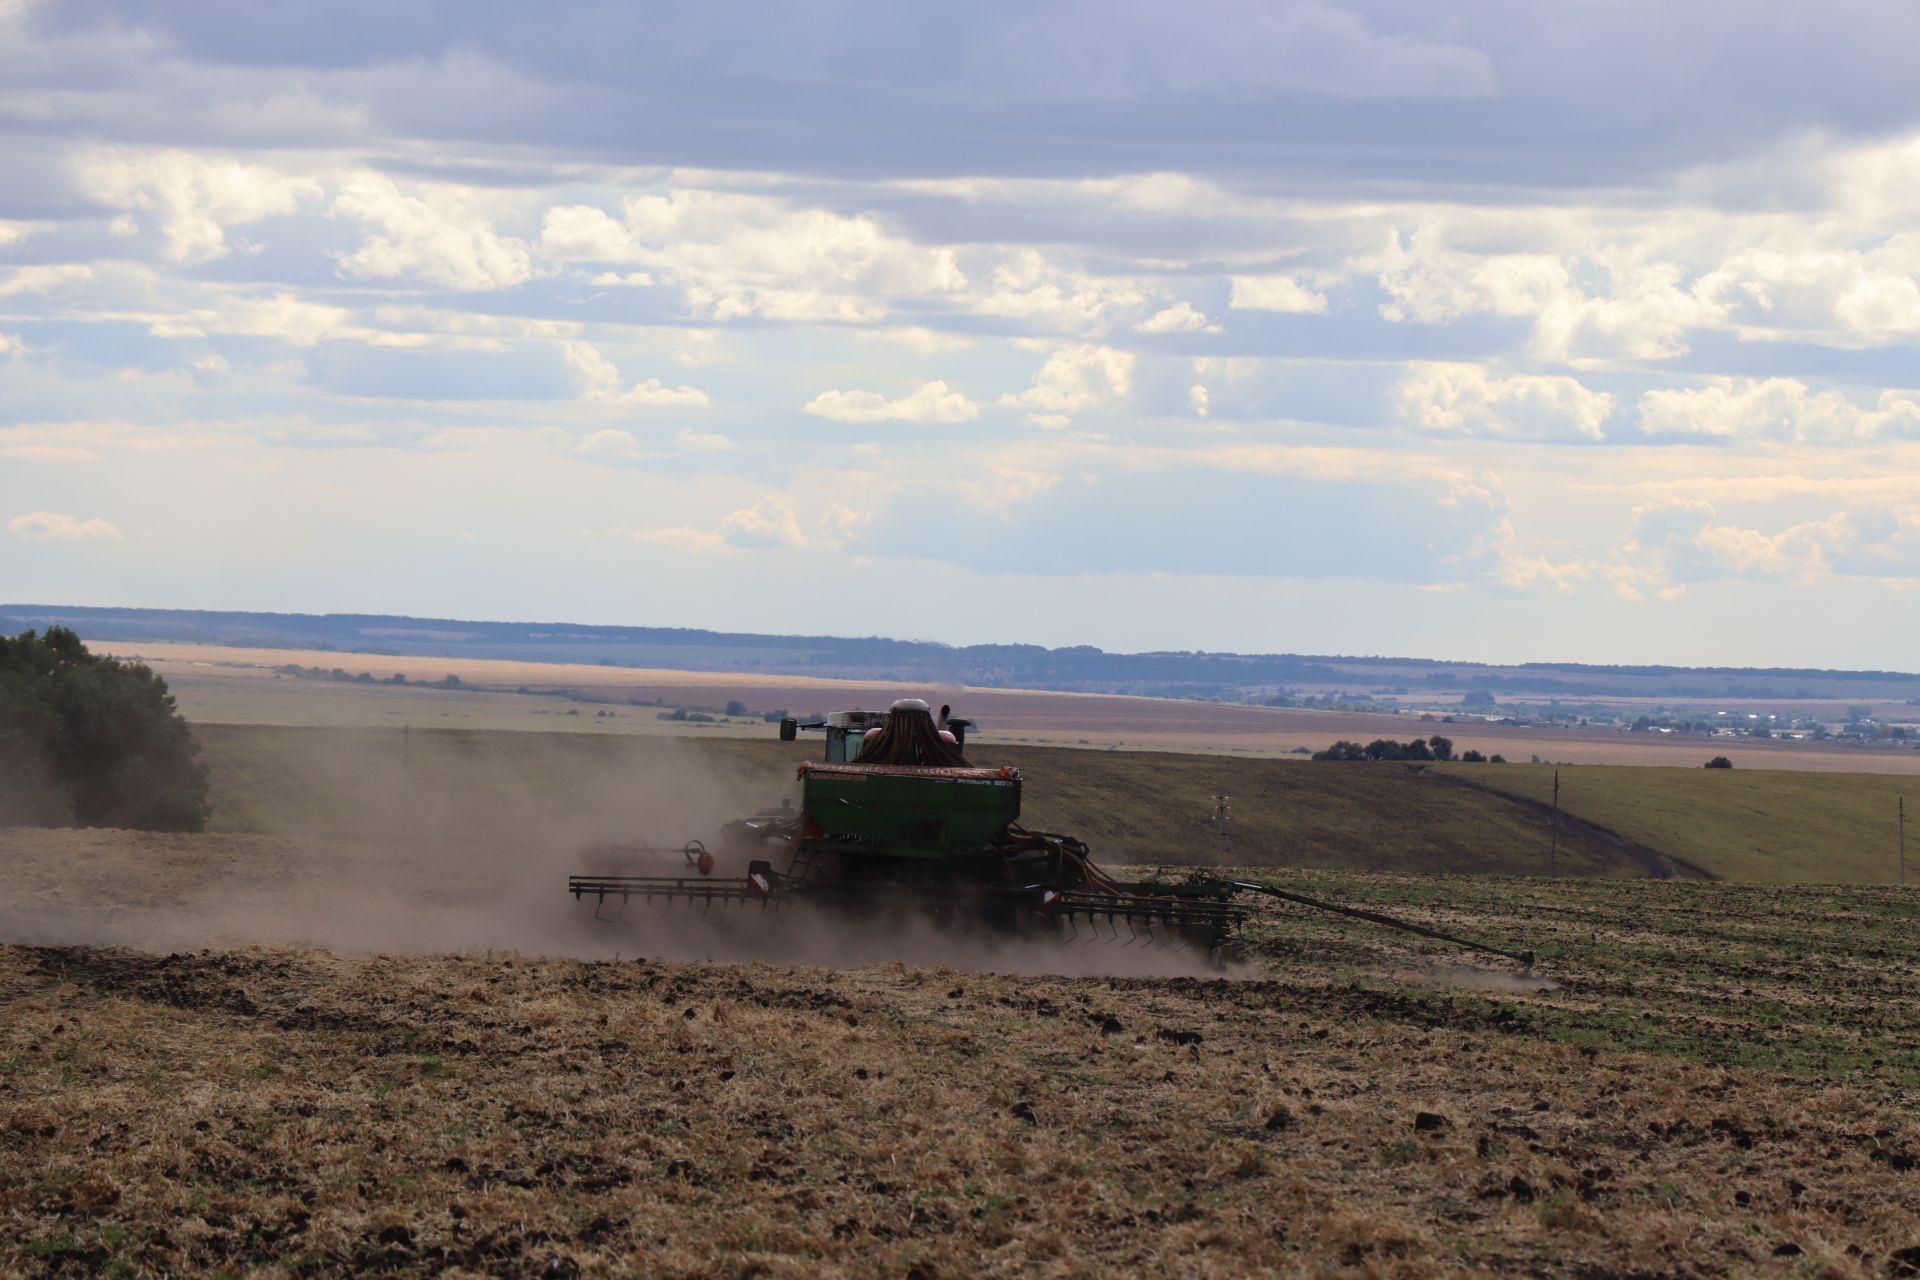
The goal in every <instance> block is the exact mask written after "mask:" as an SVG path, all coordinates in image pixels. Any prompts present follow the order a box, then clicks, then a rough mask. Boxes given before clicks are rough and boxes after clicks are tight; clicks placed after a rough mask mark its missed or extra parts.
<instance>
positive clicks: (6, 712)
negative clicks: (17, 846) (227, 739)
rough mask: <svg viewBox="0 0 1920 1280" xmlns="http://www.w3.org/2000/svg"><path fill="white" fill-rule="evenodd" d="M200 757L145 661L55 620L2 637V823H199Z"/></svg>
mask: <svg viewBox="0 0 1920 1280" xmlns="http://www.w3.org/2000/svg"><path fill="white" fill-rule="evenodd" d="M199 754H200V749H199V748H198V747H197V746H196V745H195V744H194V741H193V734H192V733H191V732H190V731H189V730H188V728H187V722H186V721H185V720H183V719H181V718H180V714H179V712H178V711H176V710H175V709H174V702H173V696H172V695H171V694H169V693H168V692H167V683H166V681H164V680H162V679H161V678H160V677H159V676H156V675H155V674H153V672H152V670H151V669H149V668H148V667H146V666H144V665H142V664H140V663H128V662H119V661H116V660H114V659H112V658H105V657H99V656H97V655H94V654H91V653H88V652H87V648H86V646H85V645H84V644H82V643H81V642H80V637H79V636H77V635H75V634H74V633H73V632H71V631H69V630H67V629H66V628H65V627H51V628H49V629H48V630H47V633H46V635H44V636H40V635H36V634H35V633H34V632H32V631H28V632H24V633H23V634H21V635H19V636H16V637H13V638H7V637H4V636H0V823H4V824H14V825H19V824H36V825H66V824H68V823H73V824H77V825H79V826H85V827H139V828H143V829H145V830H149V831H201V830H204V829H205V828H206V825H207V816H208V814H209V813H210V812H211V811H212V809H211V806H210V805H209V804H208V802H207V769H206V766H205V765H203V764H201V763H200V762H199V759H198V757H199Z"/></svg>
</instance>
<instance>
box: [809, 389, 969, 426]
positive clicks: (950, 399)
mask: <svg viewBox="0 0 1920 1280" xmlns="http://www.w3.org/2000/svg"><path fill="white" fill-rule="evenodd" d="M806 411H807V412H808V413H811V414H814V415H815V416H817V417H821V418H831V419H833V420H834V421H835V422H938V423H953V422H968V421H971V420H972V419H974V418H977V417H979V416H980V406H979V405H976V404H974V403H973V402H972V401H971V400H969V399H967V398H966V397H965V396H964V395H962V394H960V393H959V392H958V391H955V390H954V389H953V388H952V387H949V386H948V385H947V384H946V383H945V382H941V381H934V382H929V383H926V384H925V385H924V386H922V387H920V388H919V390H917V391H914V392H912V393H911V394H909V395H905V396H901V397H900V398H899V399H897V400H889V399H887V398H886V397H885V396H884V395H882V394H881V393H880V392H878V391H822V392H821V393H820V394H819V395H817V396H815V397H814V398H813V399H812V400H810V401H808V402H807V405H806Z"/></svg>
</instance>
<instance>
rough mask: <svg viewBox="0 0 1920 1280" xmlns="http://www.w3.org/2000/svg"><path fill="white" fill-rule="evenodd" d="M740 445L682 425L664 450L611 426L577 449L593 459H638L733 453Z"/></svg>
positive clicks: (598, 432) (586, 439) (591, 437)
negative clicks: (653, 448)
mask: <svg viewBox="0 0 1920 1280" xmlns="http://www.w3.org/2000/svg"><path fill="white" fill-rule="evenodd" d="M737 448H739V446H738V445H736V444H734V442H733V441H731V440H729V439H728V438H727V437H725V436H723V435H716V434H713V433H711V432H706V431H695V430H694V429H693V428H691V427H681V428H680V429H679V430H678V431H676V432H674V434H673V447H672V448H671V449H668V450H664V451H658V452H656V451H650V450H648V449H646V448H644V447H643V446H642V445H641V443H640V441H639V439H638V438H637V437H635V435H634V434H633V433H632V432H631V431H622V430H620V429H619V428H617V427H608V428H605V429H603V430H600V431H595V432H593V433H591V434H589V435H586V436H582V437H581V439H580V442H579V443H578V444H576V445H574V446H573V452H575V453H577V454H580V455H582V456H583V457H589V458H616V459H624V460H627V461H638V460H640V459H643V458H680V457H686V456H688V455H690V454H701V453H732V452H733V451H734V450H736V449H737Z"/></svg>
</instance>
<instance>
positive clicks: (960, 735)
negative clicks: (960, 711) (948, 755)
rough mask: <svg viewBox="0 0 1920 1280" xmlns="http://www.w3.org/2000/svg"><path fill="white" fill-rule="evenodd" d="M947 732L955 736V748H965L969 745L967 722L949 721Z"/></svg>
mask: <svg viewBox="0 0 1920 1280" xmlns="http://www.w3.org/2000/svg"><path fill="white" fill-rule="evenodd" d="M947 732H948V733H951V734H952V735H953V745H954V746H956V747H964V746H966V745H967V722H966V721H965V720H949V721H947Z"/></svg>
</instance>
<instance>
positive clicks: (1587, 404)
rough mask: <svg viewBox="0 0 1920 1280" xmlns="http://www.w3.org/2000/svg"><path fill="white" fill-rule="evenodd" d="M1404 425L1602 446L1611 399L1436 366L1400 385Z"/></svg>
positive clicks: (1553, 380) (1549, 381)
mask: <svg viewBox="0 0 1920 1280" xmlns="http://www.w3.org/2000/svg"><path fill="white" fill-rule="evenodd" d="M1394 402H1395V405H1396V407H1397V408H1398V410H1399V413H1400V418H1401V421H1403V422H1406V423H1408V424H1409V425H1411V426H1416V427H1419V428H1421V429H1422V430H1426V431H1439V432H1448V433H1455V434H1459V435H1481V436H1501V437H1507V438H1511V439H1526V440H1599V439H1601V438H1602V437H1603V436H1604V435H1605V433H1606V421H1607V416H1608V415H1609V414H1610V413H1612V412H1613V397H1612V396H1611V395H1608V394H1607V393H1606V392H1604V391H1589V390H1588V389H1587V388H1586V387H1584V386H1582V385H1581V384H1580V383H1579V382H1578V381H1576V380H1575V379H1573V378H1567V377H1560V376H1546V375H1538V374H1515V375H1513V376H1511V377H1506V378H1500V377H1493V376H1491V375H1489V374H1488V373H1487V371H1486V370H1485V369H1484V368H1482V367H1481V366H1479V365H1475V364H1456V363H1442V362H1435V363H1432V364H1424V365H1420V366H1417V367H1416V368H1415V369H1414V370H1413V371H1412V372H1411V373H1409V374H1408V375H1407V376H1406V377H1405V378H1403V379H1402V380H1401V382H1400V385H1399V387H1398V388H1397V390H1396V391H1395V395H1394Z"/></svg>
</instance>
